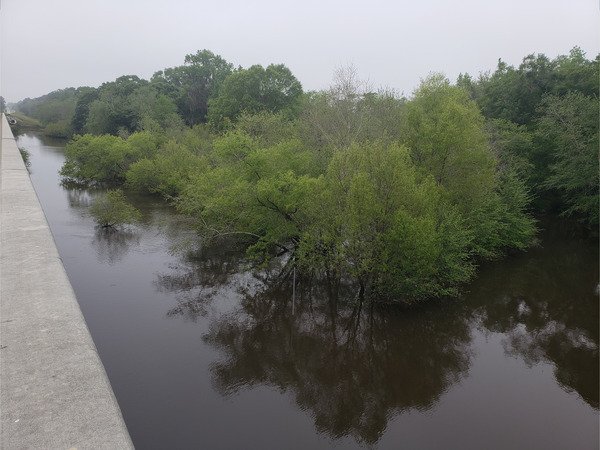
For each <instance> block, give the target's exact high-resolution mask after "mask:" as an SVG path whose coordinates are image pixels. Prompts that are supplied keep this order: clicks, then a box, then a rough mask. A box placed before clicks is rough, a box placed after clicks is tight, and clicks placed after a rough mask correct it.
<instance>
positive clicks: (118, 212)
mask: <svg viewBox="0 0 600 450" xmlns="http://www.w3.org/2000/svg"><path fill="white" fill-rule="evenodd" d="M90 214H91V215H92V216H93V217H94V221H95V222H96V223H97V224H98V225H100V226H101V227H103V228H108V227H116V226H120V225H124V224H130V223H134V222H135V221H137V220H139V218H140V217H141V214H140V212H139V211H138V210H137V209H136V208H135V207H133V206H132V205H130V204H128V203H127V201H126V200H125V194H123V191H121V190H120V189H116V190H113V191H108V192H107V193H106V194H105V195H104V196H103V197H101V198H99V199H97V200H96V201H95V202H94V204H93V205H92V206H91V207H90Z"/></svg>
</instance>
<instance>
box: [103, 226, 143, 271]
mask: <svg viewBox="0 0 600 450" xmlns="http://www.w3.org/2000/svg"><path fill="white" fill-rule="evenodd" d="M139 245H140V234H139V233H137V232H135V231H134V230H132V229H119V230H115V229H112V228H102V227H96V233H95V234H94V239H93V240H92V246H93V247H94V249H95V250H96V256H97V258H98V261H100V262H103V263H104V262H105V263H108V264H109V265H114V264H115V263H117V262H119V261H121V260H122V259H123V258H124V257H125V256H126V255H127V254H128V253H129V251H130V249H131V247H132V246H139Z"/></svg>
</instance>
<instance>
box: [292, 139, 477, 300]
mask: <svg viewBox="0 0 600 450" xmlns="http://www.w3.org/2000/svg"><path fill="white" fill-rule="evenodd" d="M312 189H313V192H312V195H311V196H310V198H311V200H312V201H311V202H310V203H309V204H308V210H309V212H308V216H309V217H310V220H308V221H307V227H306V230H305V231H304V234H303V236H302V237H303V240H302V241H301V244H300V251H299V255H300V256H299V257H300V262H301V264H302V265H304V266H306V267H308V268H311V269H312V270H315V269H320V270H324V271H325V272H327V273H328V274H330V276H331V275H335V276H338V277H339V276H350V277H352V278H354V279H357V280H358V281H359V282H360V284H361V287H362V289H363V290H367V289H369V288H372V290H373V293H374V294H376V295H377V296H378V297H379V299H380V300H381V299H384V298H385V299H387V301H396V302H398V301H400V302H412V301H415V300H419V299H423V298H427V297H433V296H439V295H442V294H448V293H451V292H452V293H453V292H455V291H454V289H455V288H456V286H457V284H458V283H460V282H464V281H466V280H468V279H469V277H470V276H471V275H472V273H473V266H472V265H471V264H470V263H469V261H468V257H469V253H468V247H467V246H468V243H469V239H468V233H467V232H466V231H465V230H464V229H463V230H461V229H460V228H459V227H455V226H453V225H452V223H451V221H452V220H454V221H456V222H460V219H459V216H458V215H457V213H455V212H453V213H448V214H449V216H450V217H451V220H446V217H445V216H444V214H443V212H444V211H451V210H452V208H448V207H447V206H444V203H443V201H442V196H441V191H440V189H439V187H438V186H436V184H435V182H434V180H433V179H432V178H431V177H427V178H425V179H422V180H420V177H419V176H418V175H417V171H416V170H415V167H414V166H413V164H412V162H411V160H410V156H409V152H408V150H407V149H406V148H405V147H402V146H400V145H398V144H390V145H386V144H384V143H382V142H381V141H380V142H375V143H372V144H363V145H353V146H351V147H350V148H347V149H343V150H340V151H338V152H336V154H335V155H334V157H333V159H332V161H331V164H330V166H329V168H328V171H327V173H326V174H325V175H324V176H323V177H321V178H319V179H318V180H317V181H316V182H315V183H314V184H313V185H312ZM441 233H443V234H444V235H442V234H441ZM451 243H453V244H452V245H451ZM455 266H459V267H461V268H462V269H461V270H455V271H454V272H453V271H452V268H456V267H455ZM447 274H452V275H454V278H452V279H450V278H448V277H447Z"/></svg>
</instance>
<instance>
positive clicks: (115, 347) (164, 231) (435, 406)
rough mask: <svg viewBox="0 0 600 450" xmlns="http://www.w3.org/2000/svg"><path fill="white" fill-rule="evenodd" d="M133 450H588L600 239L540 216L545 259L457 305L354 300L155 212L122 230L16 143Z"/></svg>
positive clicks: (153, 205)
mask: <svg viewBox="0 0 600 450" xmlns="http://www.w3.org/2000/svg"><path fill="white" fill-rule="evenodd" d="M18 145H19V146H20V147H23V148H25V149H27V151H29V152H30V154H31V163H32V164H31V178H32V180H33V183H34V186H35V188H36V192H37V193H38V196H39V198H40V201H41V203H42V206H43V208H44V211H45V213H46V215H47V217H48V220H49V222H50V226H51V229H52V232H53V235H54V238H55V240H56V243H57V246H58V248H59V252H60V254H61V258H62V259H63V262H64V264H65V267H66V269H67V272H68V274H69V278H70V280H71V283H72V284H73V287H74V289H75V292H76V294H77V298H78V300H79V302H80V305H81V308H82V311H83V313H84V316H85V318H86V321H87V323H88V326H89V328H90V331H91V333H92V337H93V338H94V341H95V343H96V346H97V347H98V350H99V353H100V356H101V358H102V361H103V363H104V365H105V367H106V370H107V373H108V375H109V378H110V381H111V384H112V386H113V389H114V391H115V394H116V397H117V400H118V402H119V405H120V406H121V409H122V411H123V415H124V418H125V421H126V423H127V426H128V428H129V431H130V433H131V435H132V438H133V442H134V444H135V445H136V447H137V448H144V449H146V448H166V447H169V448H197V447H199V446H202V447H206V448H257V449H259V448H315V449H317V448H324V449H325V448H332V447H336V448H359V447H368V448H380V449H392V448H399V447H406V448H416V447H417V448H448V447H452V448H498V449H505V448H597V447H598V431H599V430H598V398H599V393H598V364H599V360H598V345H599V339H598V296H597V293H596V286H597V284H598V273H599V267H598V241H597V239H592V238H590V237H589V233H586V232H584V231H578V228H577V227H576V226H574V225H573V224H572V223H568V222H566V221H563V220H557V219H555V218H551V217H542V218H541V220H540V222H539V227H540V229H541V230H542V231H541V232H540V234H539V242H540V245H539V246H537V247H533V248H531V249H529V250H528V251H527V252H518V253H514V254H510V255H508V257H507V258H506V259H505V260H502V261H495V262H487V263H485V264H482V265H481V266H480V267H479V268H478V273H477V277H476V278H475V280H474V281H473V282H472V283H470V284H469V285H468V286H467V287H466V289H465V292H464V293H463V294H462V295H461V296H460V297H458V298H442V299H439V300H435V301H432V302H430V303H426V304H422V305H416V306H412V307H398V306H394V307H390V306H387V307H386V306H376V305H373V304H368V303H361V302H359V301H357V299H356V294H357V292H358V289H357V286H353V285H345V284H343V283H340V284H338V285H337V286H332V285H328V284H327V283H325V282H321V283H319V282H316V281H313V282H309V281H308V280H307V279H305V278H301V277H298V280H297V281H298V282H297V285H296V292H295V298H292V291H293V286H292V279H293V275H292V273H291V272H290V270H287V269H286V270H283V271H282V270H279V269H280V268H278V267H271V268H269V269H262V270H252V269H250V268H249V266H248V265H247V260H246V256H245V253H244V252H243V251H242V252H240V251H239V250H238V249H237V248H236V247H235V246H225V245H220V246H216V247H210V248H205V247H199V246H197V245H194V242H197V240H196V234H195V232H193V231H191V227H190V223H189V219H186V218H182V217H180V216H177V215H175V213H174V211H173V210H172V208H170V207H169V206H167V205H166V204H164V203H162V202H160V201H156V200H154V199H152V198H151V197H147V196H141V195H139V196H138V195H133V194H129V195H128V200H129V201H130V202H131V204H133V205H134V206H135V207H136V208H137V209H138V210H139V211H140V213H141V215H142V219H141V221H140V222H139V223H138V224H135V225H130V226H128V227H126V228H125V229H123V230H121V231H120V232H112V231H110V230H106V229H101V228H99V227H96V226H95V224H94V220H93V218H92V217H91V216H90V214H89V212H88V209H89V206H90V205H91V203H92V200H93V199H94V198H96V197H98V196H99V195H101V194H102V190H101V189H75V188H67V187H65V186H62V185H61V184H60V179H59V175H58V171H59V169H60V168H61V166H62V164H63V162H64V148H63V147H64V146H63V145H62V144H61V143H60V142H53V141H47V140H44V141H42V140H41V139H40V138H39V137H37V136H34V135H25V136H20V137H19V139H18Z"/></svg>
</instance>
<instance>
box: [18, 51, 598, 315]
mask: <svg viewBox="0 0 600 450" xmlns="http://www.w3.org/2000/svg"><path fill="white" fill-rule="evenodd" d="M61 95H62V96H61ZM61 95H57V94H54V96H53V97H52V101H55V99H56V98H59V99H63V98H64V99H70V100H68V101H69V102H70V103H69V104H70V105H71V108H72V109H71V119H70V123H71V124H72V128H73V130H75V132H76V133H78V134H77V135H76V136H75V137H74V139H73V140H72V141H71V142H70V143H69V144H68V146H67V152H66V154H67V159H66V162H65V165H64V166H63V169H62V171H61V173H62V175H63V176H64V177H65V178H67V179H70V180H74V181H78V182H94V183H108V184H111V185H112V184H117V185H124V186H126V187H127V188H129V189H136V190H140V191H145V192H148V193H151V194H158V195H161V196H163V197H164V198H166V199H168V200H169V201H171V202H172V203H173V204H174V205H175V206H176V207H177V208H178V210H179V211H180V212H181V213H183V214H186V215H189V216H190V217H191V218H192V219H193V221H194V223H195V226H196V228H197V230H198V231H199V234H200V237H201V238H202V239H204V240H207V241H211V240H215V239H232V238H235V239H237V240H238V241H239V242H241V243H243V244H244V245H245V246H246V248H247V252H248V255H249V257H251V258H253V259H254V261H256V262H257V263H260V264H268V263H269V262H271V261H272V260H273V259H281V257H282V256H283V255H285V256H283V261H287V263H288V264H293V265H295V266H296V267H298V268H299V269H300V270H301V273H302V274H304V275H306V276H317V277H321V276H323V277H327V278H328V279H330V280H337V281H341V280H347V281H348V280H350V281H351V282H355V283H356V284H357V286H359V294H360V296H361V297H363V296H365V297H369V298H372V299H375V300H377V301H382V302H391V303H412V302H414V301H419V300H423V299H427V298H431V297H438V296H441V295H455V294H457V292H459V289H460V286H461V285H462V284H463V283H465V282H467V281H468V280H469V279H470V278H471V277H472V276H473V275H474V273H475V270H476V267H477V265H478V264H479V262H480V261H481V260H484V259H490V258H498V257H501V256H502V255H503V254H505V253H506V252H507V251H510V250H511V249H517V250H523V249H526V248H527V247H528V246H529V245H531V243H532V242H533V240H534V236H535V231H536V229H535V219H534V216H535V214H539V213H544V212H548V211H555V212H559V213H562V214H565V215H572V216H575V217H578V218H580V219H582V220H584V221H586V223H588V224H589V225H590V227H591V228H592V229H593V228H594V226H595V225H597V223H598V154H597V149H598V121H597V117H598V58H596V60H594V61H589V60H587V59H586V58H585V55H584V54H583V52H581V50H580V49H578V48H577V47H576V48H574V49H573V50H572V51H571V52H570V54H569V55H565V56H560V57H558V58H555V59H554V60H550V59H549V58H547V57H546V56H544V55H528V56H526V57H525V58H524V59H523V62H522V64H521V65H519V67H518V68H515V67H512V66H509V65H507V64H506V63H504V62H502V61H501V60H500V61H499V63H498V67H497V68H496V70H495V71H494V72H493V73H486V74H482V75H480V76H479V78H477V79H474V78H472V77H471V76H470V75H468V74H461V75H460V76H459V77H458V80H457V81H456V83H452V82H451V81H450V80H449V79H447V78H446V77H445V76H444V75H442V74H431V75H429V76H428V77H426V78H424V79H423V80H422V81H421V83H420V85H419V87H418V88H417V89H416V90H415V91H414V92H413V93H412V95H411V96H410V97H408V98H406V97H404V96H399V95H397V94H396V93H395V92H394V91H391V90H384V89H380V90H373V89H372V88H371V87H370V86H369V85H368V84H367V83H364V82H362V81H361V80H360V79H359V78H358V76H357V73H356V70H355V69H354V68H353V67H348V68H343V69H340V70H338V71H337V72H336V74H335V80H334V84H333V85H332V86H331V87H330V88H329V89H326V90H323V91H320V92H309V93H304V92H303V90H302V86H301V84H300V82H299V81H298V80H297V79H296V78H295V77H294V75H293V74H292V73H291V71H290V70H289V69H288V68H287V67H286V66H285V65H283V64H271V65H269V66H267V67H266V68H264V67H263V66H260V65H253V66H251V67H249V68H247V69H244V68H241V67H239V68H237V69H234V68H233V65H232V64H230V63H228V62H227V61H225V60H224V59H223V58H221V57H220V56H218V55H215V54H213V53H212V52H210V51H208V50H203V51H199V52H197V53H196V54H190V55H187V56H186V58H185V63H184V65H183V66H179V67H175V68H169V69H165V70H163V71H160V72H157V73H156V74H155V75H154V76H153V77H152V79H151V80H150V81H145V80H141V79H139V78H138V77H134V76H124V77H120V78H118V79H117V80H115V81H114V82H110V83H105V84H103V85H102V86H100V87H99V88H81V89H78V90H74V91H68V92H66V93H64V94H61ZM48 101H50V99H49V100H48ZM61 101H62V100H61ZM64 102H67V100H64ZM64 102H63V103H64ZM35 103H36V102H33V103H32V102H30V103H24V104H23V106H24V107H26V106H27V105H28V104H29V105H32V104H35ZM63 103H60V104H61V105H62V104H63ZM67 103H68V102H67ZM67 103H65V104H67ZM43 104H44V102H40V104H39V105H37V106H36V108H37V109H36V111H38V112H37V114H39V115H40V117H42V115H43V114H45V111H46V110H45V109H44V108H45V107H44V106H43ZM49 104H50V103H49ZM53 104H54V105H55V106H56V105H58V104H59V103H57V102H56V101H55V102H54V103H53ZM48 108H49V110H52V108H50V107H48ZM56 109H57V111H58V110H60V108H56ZM65 111H66V107H65ZM56 114H57V115H56V117H59V116H60V114H58V112H57V113H56ZM65 114H66V113H65ZM60 117H63V116H60ZM61 120H64V119H61Z"/></svg>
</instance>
